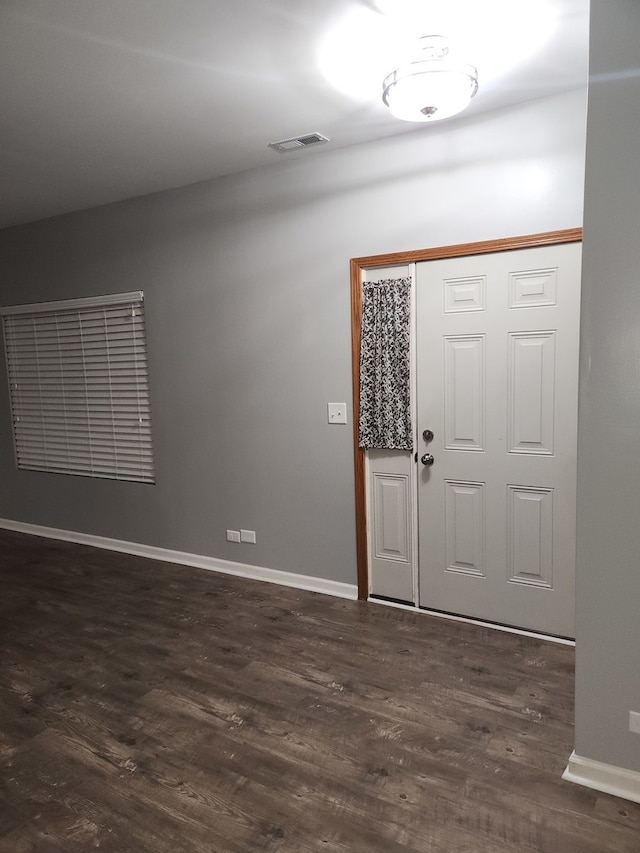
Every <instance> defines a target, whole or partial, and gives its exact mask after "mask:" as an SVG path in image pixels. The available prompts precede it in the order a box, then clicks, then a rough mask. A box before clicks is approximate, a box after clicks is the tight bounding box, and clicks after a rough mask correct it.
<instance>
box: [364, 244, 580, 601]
mask: <svg viewBox="0 0 640 853" xmlns="http://www.w3.org/2000/svg"><path fill="white" fill-rule="evenodd" d="M581 240H582V228H569V229H566V230H564V231H544V232H542V233H539V234H527V235H524V236H520V237H506V238H503V239H499V240H483V241H482V242H479V243H458V244H456V245H453V246H439V247H436V248H432V249H417V250H415V251H413V252H394V253H391V254H387V255H370V256H368V257H363V258H351V351H352V389H353V434H354V439H353V448H354V473H355V498H356V553H357V566H358V598H359V599H367V598H368V597H369V553H368V552H369V546H368V537H367V483H366V469H365V459H366V456H365V453H366V451H365V450H363V449H362V448H360V447H358V421H359V415H360V336H361V331H362V284H363V280H364V272H365V270H368V269H375V268H376V267H391V266H401V265H404V264H413V263H417V262H419V261H435V260H440V259H441V258H460V257H464V256H468V255H469V256H470V255H485V254H489V253H492V252H508V251H510V250H512V249H530V248H536V247H538V246H555V245H559V244H561V243H579V242H580V241H581Z"/></svg>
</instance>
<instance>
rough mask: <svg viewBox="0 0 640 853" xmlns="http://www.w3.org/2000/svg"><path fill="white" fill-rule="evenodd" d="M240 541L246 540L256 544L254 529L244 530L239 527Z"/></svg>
mask: <svg viewBox="0 0 640 853" xmlns="http://www.w3.org/2000/svg"><path fill="white" fill-rule="evenodd" d="M240 541H241V542H248V543H249V544H250V545H255V544H256V532H255V530H244V528H242V527H241V528H240Z"/></svg>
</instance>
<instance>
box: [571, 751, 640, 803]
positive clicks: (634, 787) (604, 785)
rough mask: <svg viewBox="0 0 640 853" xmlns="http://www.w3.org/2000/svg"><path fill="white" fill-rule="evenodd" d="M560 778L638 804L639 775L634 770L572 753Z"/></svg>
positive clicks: (639, 796) (639, 791)
mask: <svg viewBox="0 0 640 853" xmlns="http://www.w3.org/2000/svg"><path fill="white" fill-rule="evenodd" d="M562 778H563V779H566V780H567V781H568V782H575V783H576V784H577V785H584V786H585V787H586V788H593V789H594V790H596V791H602V792H603V793H605V794H613V795H614V797H622V798H623V799H624V800H631V801H632V802H634V803H640V773H637V772H636V771H635V770H626V769H625V768H624V767H615V766H614V765H613V764H603V763H602V762H601V761H594V760H593V759H591V758H583V757H582V756H580V755H576V754H575V752H572V753H571V758H570V759H569V764H568V765H567V769H566V770H565V771H564V773H563V774H562Z"/></svg>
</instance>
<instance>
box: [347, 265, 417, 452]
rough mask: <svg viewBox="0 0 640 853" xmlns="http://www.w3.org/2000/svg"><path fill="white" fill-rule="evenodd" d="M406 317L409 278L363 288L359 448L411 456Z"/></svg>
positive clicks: (409, 298)
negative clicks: (409, 452)
mask: <svg viewBox="0 0 640 853" xmlns="http://www.w3.org/2000/svg"><path fill="white" fill-rule="evenodd" d="M410 315H411V279H410V278H398V279H386V280H385V281H378V282H365V283H364V284H363V305H362V333H361V346H360V423H359V442H358V443H359V445H360V447H364V448H374V447H377V448H386V449H390V450H413V432H412V429H411V410H410V401H409V364H410V357H409V341H410Z"/></svg>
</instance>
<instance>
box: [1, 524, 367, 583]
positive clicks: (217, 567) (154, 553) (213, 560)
mask: <svg viewBox="0 0 640 853" xmlns="http://www.w3.org/2000/svg"><path fill="white" fill-rule="evenodd" d="M0 528H2V529H4V530H14V531H16V532H17V533H29V534H31V535H32V536H44V537H45V538H47V539H60V540H62V541H63V542H76V543H77V544H79V545H91V546H93V547H94V548H103V549H105V550H107V551H119V552H121V553H123V554H134V555H135V556H137V557H148V558H149V559H151V560H162V561H163V562H165V563H178V564H180V565H184V566H194V567H195V568H198V569H207V571H210V572H221V573H222V574H226V575H236V576H238V577H242V578H250V579H251V580H257V581H266V582H267V583H275V584H280V586H292V587H295V588H296V589H306V590H309V591H310V592H322V593H325V594H326V595H334V596H336V597H337V598H350V599H354V600H355V599H356V598H357V597H358V587H357V586H356V585H355V584H350V583H341V582H340V581H332V580H325V579H324V578H315V577H312V576H311V575H299V574H295V573H293V572H282V571H279V570H278V569H266V568H264V567H262V566H250V565H246V564H245V563H234V562H232V561H231V560H219V559H218V558H217V557H205V556H203V555H201V554H189V553H188V552H186V551H171V550H169V549H167V548H156V547H155V546H153V545H141V544H139V543H137V542H125V541H124V540H122V539H107V538H105V537H103V536H92V535H91V534H88V533H77V532H75V531H73V530H59V529H58V528H56V527H42V526H41V525H39V524H27V523H26V522H22V521H11V520H10V519H6V518H0Z"/></svg>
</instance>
